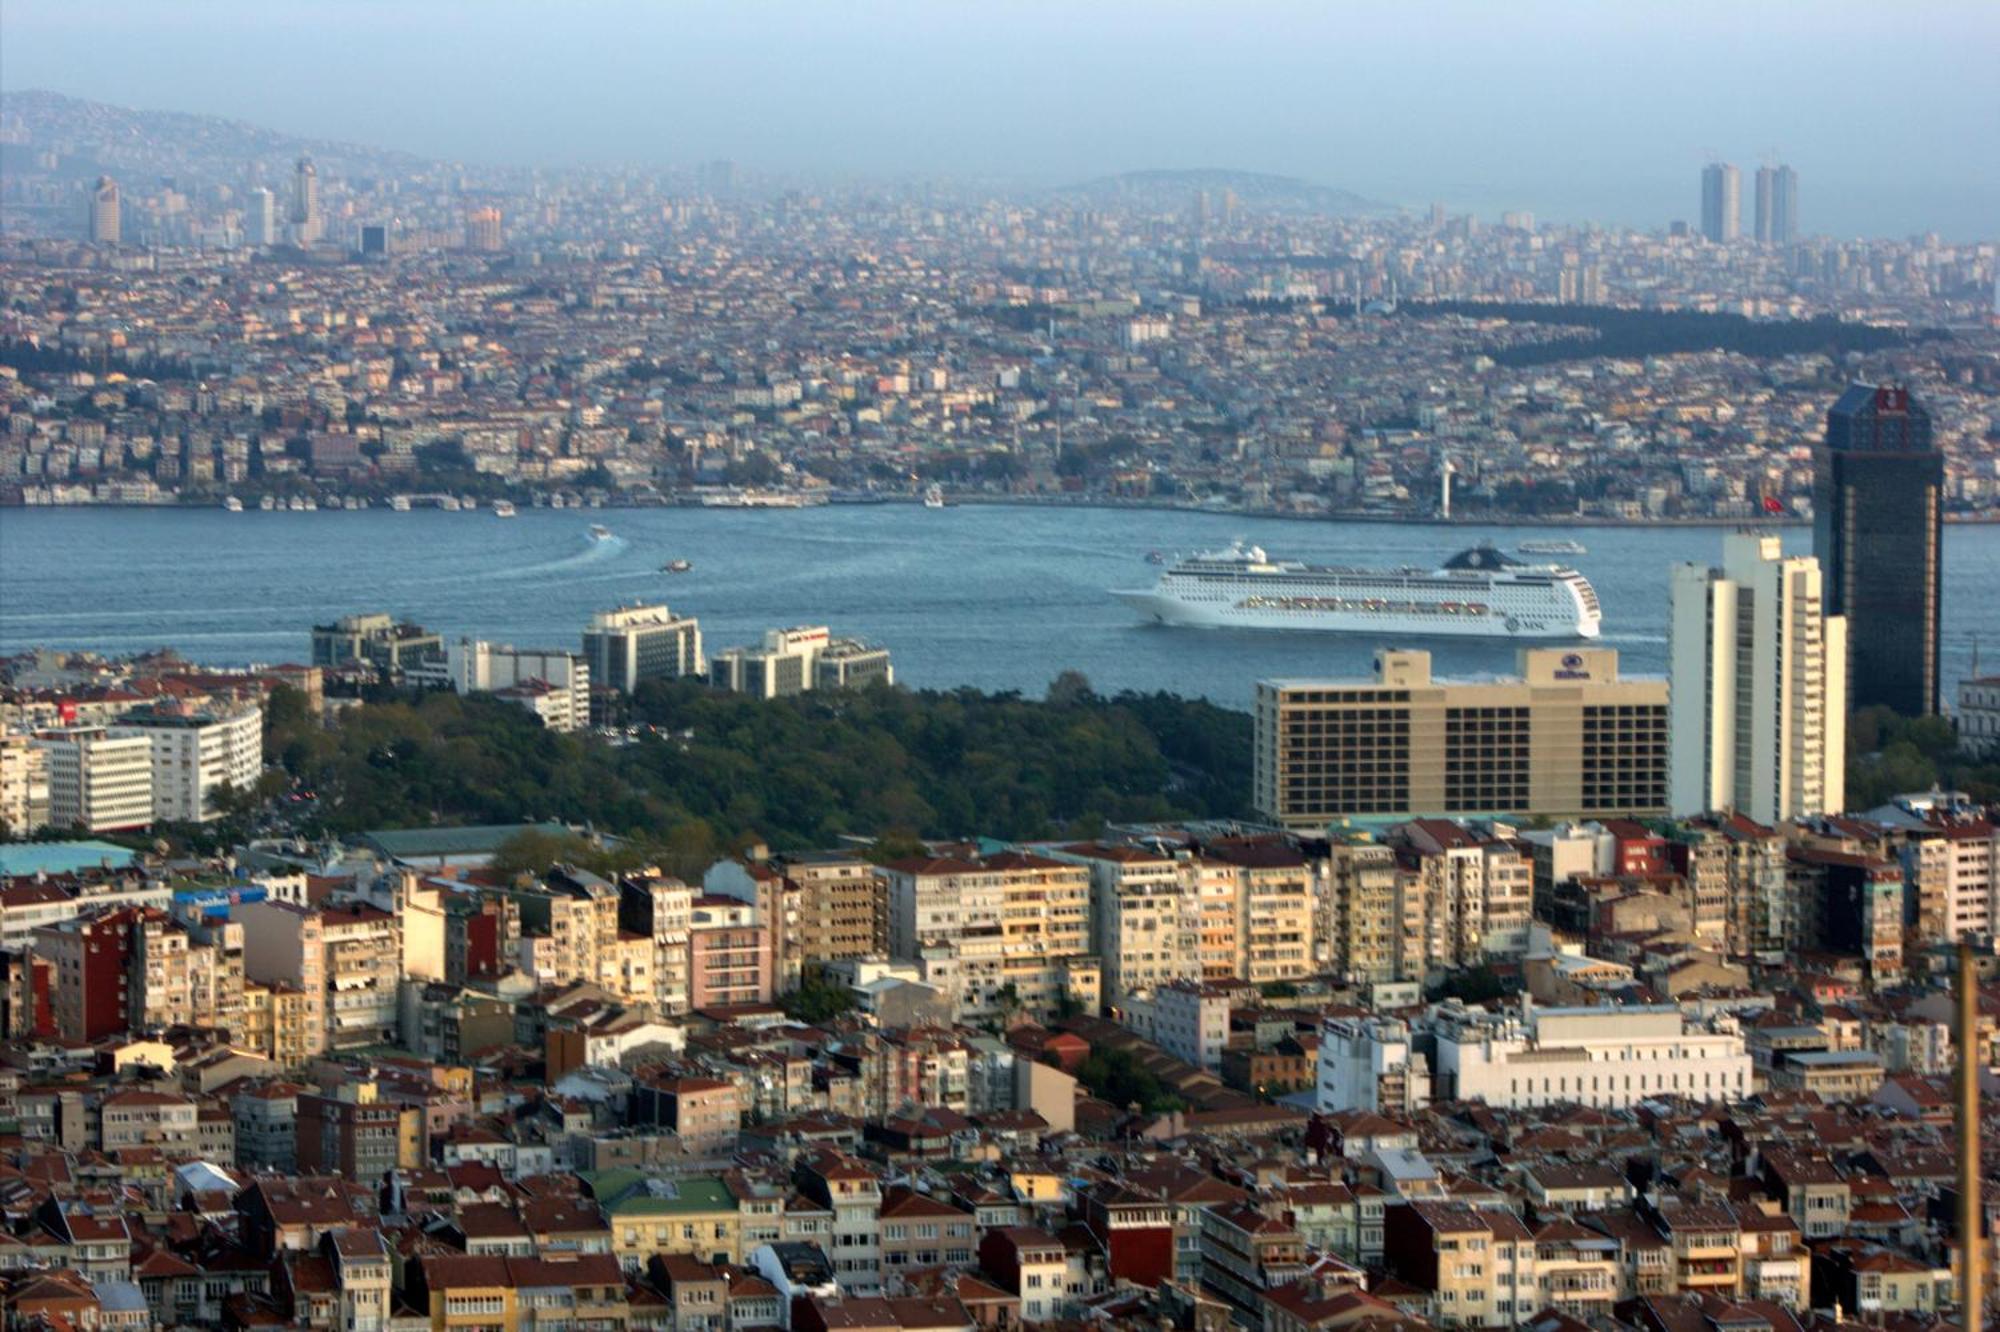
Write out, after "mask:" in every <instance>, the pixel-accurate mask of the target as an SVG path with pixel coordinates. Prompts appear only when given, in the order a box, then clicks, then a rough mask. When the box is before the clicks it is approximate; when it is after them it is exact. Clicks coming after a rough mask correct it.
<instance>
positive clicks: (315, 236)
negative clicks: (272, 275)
mask: <svg viewBox="0 0 2000 1332" xmlns="http://www.w3.org/2000/svg"><path fill="white" fill-rule="evenodd" d="M319 234H320V217H319V168H318V167H316V166H314V165H313V160H312V159H311V158H310V157H301V158H300V159H299V162H298V166H297V167H295V168H294V169H293V172H292V238H293V239H294V240H296V241H297V242H298V243H299V244H300V245H312V244H315V243H317V242H318V240H319Z"/></svg>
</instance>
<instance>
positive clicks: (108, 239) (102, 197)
mask: <svg viewBox="0 0 2000 1332" xmlns="http://www.w3.org/2000/svg"><path fill="white" fill-rule="evenodd" d="M118 238H119V218H118V182H117V181H115V180H113V179H111V177H109V176H99V177H98V178H97V183H96V184H95V185H93V186H91V187H90V243H91V244H92V245H116V244H117V243H118Z"/></svg>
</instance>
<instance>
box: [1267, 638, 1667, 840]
mask: <svg viewBox="0 0 2000 1332" xmlns="http://www.w3.org/2000/svg"><path fill="white" fill-rule="evenodd" d="M1519 661H1520V672H1521V674H1520V676H1519V677H1518V678H1516V679H1511V680H1500V681H1493V682H1484V681H1482V682H1465V683H1455V682H1450V681H1445V680H1434V679H1433V678H1432V677H1431V659H1430V654H1429V653H1428V652H1421V651H1413V650H1407V649H1387V650H1383V651H1380V652H1377V653H1376V655H1375V679H1374V680H1372V681H1355V680H1302V679H1291V680H1263V681H1259V682H1258V685H1257V697H1256V717H1255V721H1256V751H1255V752H1256V762H1255V786H1254V792H1253V795H1254V802H1253V803H1254V804H1255V806H1256V808H1257V810H1258V811H1259V812H1260V813H1262V814H1263V815H1264V816H1266V817H1267V818H1270V819H1272V820H1274V821H1276V822H1279V823H1281V824H1284V825H1285V826H1287V827H1292V828H1300V829H1305V828H1314V827H1323V826H1325V825H1326V824H1327V823H1328V822H1330V821H1333V820H1337V819H1342V818H1346V817H1349V816H1355V815H1370V816H1385V817H1397V818H1406V817H1410V816H1412V815H1418V814H1447V815H1458V814H1527V815H1532V814H1546V815H1549V816H1551V817H1573V816H1577V815H1600V814H1660V813H1664V812H1665V811H1666V805H1667V789H1666V785H1667V750H1666V744H1667V733H1666V732H1667V685H1666V681H1664V680H1646V679H1630V680H1627V679H1621V678H1620V676H1619V673H1618V653H1617V652H1616V651H1615V650H1614V649H1611V648H1581V647H1579V648H1532V649H1527V650H1525V651H1523V652H1522V653H1521V654H1520V658H1519Z"/></svg>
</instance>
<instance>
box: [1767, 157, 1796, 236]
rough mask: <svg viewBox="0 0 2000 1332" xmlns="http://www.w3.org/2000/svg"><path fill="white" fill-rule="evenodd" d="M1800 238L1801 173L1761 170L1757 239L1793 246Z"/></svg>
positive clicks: (1786, 168)
mask: <svg viewBox="0 0 2000 1332" xmlns="http://www.w3.org/2000/svg"><path fill="white" fill-rule="evenodd" d="M1798 235H1799V173H1798V172H1796V171H1794V170H1792V169H1791V168H1790V167H1788V166H1774V167H1772V166H1764V167H1758V168H1757V239H1758V240H1759V241H1760V242H1762V243H1763V244H1765V245H1790V244H1791V243H1792V242H1793V241H1795V240H1797V239H1798Z"/></svg>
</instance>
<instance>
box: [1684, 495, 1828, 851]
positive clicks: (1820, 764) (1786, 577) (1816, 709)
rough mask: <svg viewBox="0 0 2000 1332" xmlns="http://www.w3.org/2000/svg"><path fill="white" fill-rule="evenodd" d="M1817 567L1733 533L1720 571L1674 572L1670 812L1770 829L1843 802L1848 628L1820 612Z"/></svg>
mask: <svg viewBox="0 0 2000 1332" xmlns="http://www.w3.org/2000/svg"><path fill="white" fill-rule="evenodd" d="M1820 594H1821V580H1820V567H1819V561H1818V560H1815V559H1813V558H1812V557H1811V556H1807V555H1795V556H1789V557H1788V556H1786V555H1785V554H1784V552H1783V550H1782V548H1781V547H1780V544H1779V541H1778V538H1777V537H1775V536H1769V535H1766V534H1763V533H1757V532H1734V533H1731V534H1730V535H1729V536H1728V537H1726V538H1724V541H1723V556H1722V567H1721V568H1720V569H1713V568H1708V567H1705V566H1703V565H1698V564H1683V565H1681V566H1679V567H1678V568H1676V569H1675V570H1674V573H1673V612H1672V628H1671V643H1672V646H1671V648H1670V653H1671V659H1672V663H1673V664H1672V675H1671V682H1672V693H1671V696H1670V699H1669V702H1668V705H1667V715H1668V734H1669V744H1670V750H1669V761H1668V769H1669V779H1668V780H1669V788H1670V789H1669V796H1670V799H1671V802H1672V812H1673V813H1674V814H1675V816H1677V817H1685V816H1688V815H1693V814H1700V813H1704V812H1707V811H1710V810H1725V809H1727V810H1735V811H1737V812H1739V813H1742V814H1746V815H1748V816H1749V817H1750V818H1752V819H1755V820H1757V821H1758V822H1759V823H1764V824H1771V825H1776V824H1779V823H1783V822H1784V821H1785V820H1787V819H1791V818H1796V817H1799V816H1802V815H1806V814H1820V813H1838V812H1839V811H1840V809H1841V806H1842V805H1843V804H1844V803H1845V801H1846V764H1847V621H1846V619H1845V618H1844V617H1842V616H1838V615H1826V614H1824V613H1823V612H1822V611H1821V604H1822V603H1821V600H1820Z"/></svg>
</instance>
